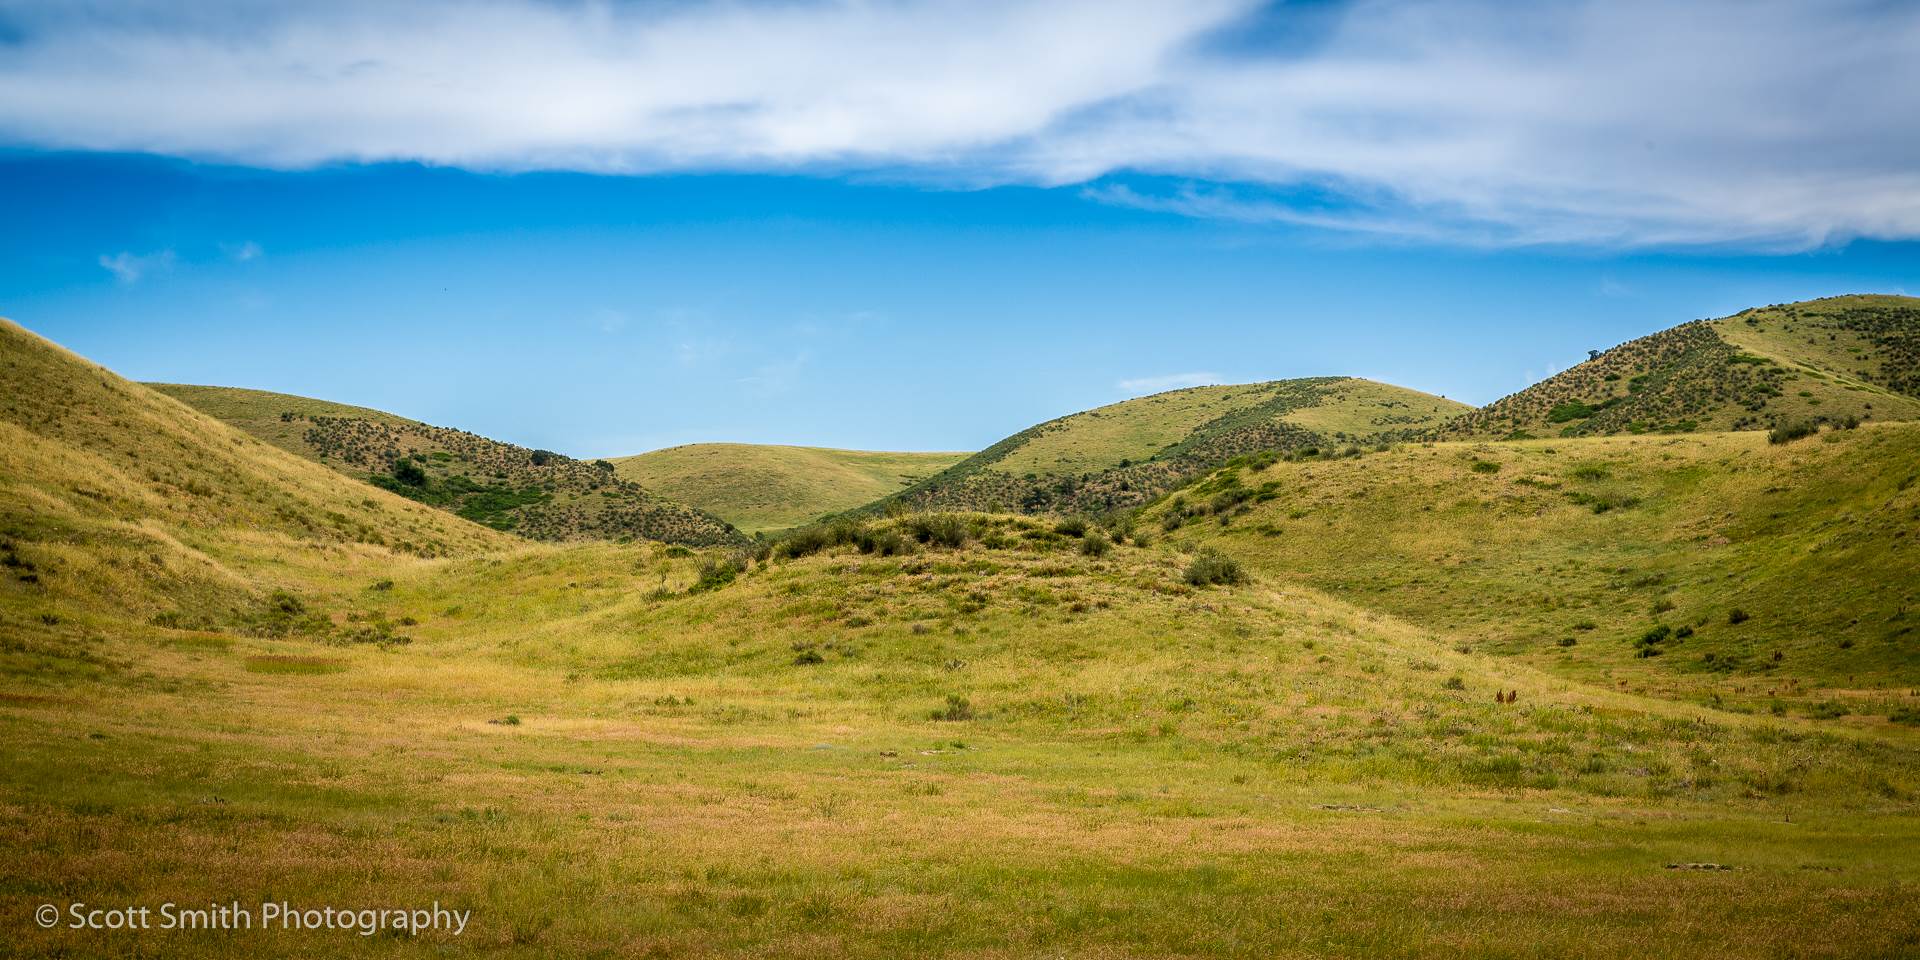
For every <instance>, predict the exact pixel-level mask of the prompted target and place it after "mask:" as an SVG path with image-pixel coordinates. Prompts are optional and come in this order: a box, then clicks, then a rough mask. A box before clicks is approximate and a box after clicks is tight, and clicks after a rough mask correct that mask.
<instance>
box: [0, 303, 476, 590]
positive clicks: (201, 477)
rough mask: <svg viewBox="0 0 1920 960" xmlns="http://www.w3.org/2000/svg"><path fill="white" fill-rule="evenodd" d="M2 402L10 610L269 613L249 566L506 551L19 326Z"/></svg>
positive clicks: (3, 524) (9, 330)
mask: <svg viewBox="0 0 1920 960" xmlns="http://www.w3.org/2000/svg"><path fill="white" fill-rule="evenodd" d="M0 398H3V399H0V563H4V564H5V566H6V568H7V569H6V574H7V575H6V576H5V577H4V578H0V580H4V583H3V584H0V593H4V595H5V596H7V597H8V598H9V599H10V601H11V602H12V603H14V604H15V607H14V610H15V612H18V611H19V607H20V606H23V605H24V606H27V607H36V606H38V607H47V608H55V609H62V610H63V611H65V612H66V613H68V614H71V613H72V612H74V611H76V610H91V611H105V612H110V613H111V614H113V615H115V616H120V617H133V618H136V619H137V618H145V617H165V618H174V619H176V620H178V621H180V622H235V621H240V620H249V619H251V618H257V617H268V618H269V619H271V618H272V617H273V616H274V614H273V612H272V611H271V610H270V609H269V608H268V606H266V604H267V598H268V597H269V595H270V594H271V593H272V592H273V591H274V590H275V589H276V587H277V586H278V583H277V581H276V580H275V579H274V578H273V577H271V576H270V575H263V574H260V573H257V572H254V571H251V570H250V569H249V567H248V561H249V560H252V559H258V558H260V557H263V556H273V557H280V556H312V555H316V554H317V555H322V556H329V557H331V558H332V559H333V562H335V563H338V564H353V563H361V562H367V563H371V562H375V561H377V560H379V559H380V558H383V557H393V556H400V557H412V556H421V557H437V556H448V555H457V554H463V553H469V552H473V551H476V550H482V549H493V548H498V547H499V546H501V545H502V544H503V543H504V539H503V538H501V537H500V536H499V535H498V534H496V533H494V532H493V531H490V530H487V529H484V528H482V527H478V526H475V525H473V524H470V523H467V522H465V521H463V520H459V519H457V518H454V517H452V516H449V515H447V514H445V513H442V512H440V511H437V510H432V509H429V508H427V507H424V506H422V505H420V504H417V503H414V502H412V501H410V500H406V499H403V498H400V497H396V496H393V495H391V494H388V493H385V492H383V491H380V490H375V489H373V488H370V487H367V486H365V485H362V484H358V483H353V482H350V481H348V480H346V479H344V478H342V477H340V476H339V475H337V474H335V473H333V472H331V471H328V470H325V469H322V468H321V467H319V466H317V465H315V464H312V463H309V462H307V461H305V460H302V459H300V458H298V457H294V456H292V455H290V454H287V453H285V452H283V451H281V450H278V449H276V448H274V447H272V446H270V445H268V444H265V443H262V442H260V441H258V440H256V439H254V438H252V437H250V436H248V435H246V434H244V433H241V432H239V431H237V430H234V429H231V428H229V427H227V426H226V425H225V424H222V423H221V422H219V421H217V420H214V419H212V418H210V417H207V416H204V415H202V414H200V413H198V412H196V411H194V410H192V409H191V408H189V407H186V406H184V405H182V404H180V403H177V402H175V401H174V400H172V399H170V398H168V397H165V396H162V395H161V394H159V393H157V392H155V391H152V390H149V389H147V388H145V387H143V386H140V385H139V384H135V383H130V382H128V381H126V380H123V379H121V378H120V377H118V376H115V375H114V374H112V373H111V372H109V371H107V370H105V369H103V368H101V367H98V366H95V365H94V364H91V363H88V362H87V361H85V360H82V359H81V358H79V357H76V356H74V355H73V354H71V353H68V352H67V351H65V350H62V349H61V348H59V347H57V346H55V345H53V344H51V343H49V342H47V341H46V340H43V339H41V338H40V337H38V336H36V335H34V334H32V333H30V332H28V331H26V330H24V329H22V328H21V327H19V326H17V325H15V324H13V323H11V322H8V321H0ZM276 562H277V561H276ZM9 626H10V627H11V626H17V624H9Z"/></svg>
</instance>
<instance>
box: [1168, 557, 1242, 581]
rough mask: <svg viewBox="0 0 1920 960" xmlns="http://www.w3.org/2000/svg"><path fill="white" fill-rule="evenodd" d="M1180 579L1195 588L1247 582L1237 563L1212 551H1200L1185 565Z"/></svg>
mask: <svg viewBox="0 0 1920 960" xmlns="http://www.w3.org/2000/svg"><path fill="white" fill-rule="evenodd" d="M1182 579H1184V580H1186V582H1188V583H1190V584H1192V585H1193V586H1196V587H1206V586H1212V585H1214V584H1235V583H1245V582H1247V574H1246V571H1244V570H1242V569H1240V563H1239V561H1236V560H1234V559H1233V558H1232V557H1229V556H1227V555H1226V554H1223V553H1219V552H1217V551H1213V550H1202V551H1200V552H1199V553H1198V554H1197V555H1195V556H1194V558H1193V562H1191V563H1189V564H1187V569H1186V573H1185V574H1183V575H1182Z"/></svg>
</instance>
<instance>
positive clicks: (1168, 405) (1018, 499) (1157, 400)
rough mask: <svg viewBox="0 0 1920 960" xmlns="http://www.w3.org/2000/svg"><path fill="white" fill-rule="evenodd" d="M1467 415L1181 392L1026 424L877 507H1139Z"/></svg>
mask: <svg viewBox="0 0 1920 960" xmlns="http://www.w3.org/2000/svg"><path fill="white" fill-rule="evenodd" d="M1469 409H1470V408H1469V407H1467V406H1466V405H1465V404H1461V403H1456V402H1454V401H1451V400H1446V399H1443V398H1440V397H1435V396H1431V395H1429V394H1424V393H1420V392H1418V391H1414V390H1408V389H1405V388H1403V387H1395V386H1391V385H1388V384H1382V383H1375V382H1373V381H1370V380H1360V379H1356V378H1351V377H1319V378H1312V379H1303V380H1275V381H1271V382H1267V383H1255V384H1242V385H1236V386H1218V387H1192V388H1189V389H1185V390H1173V391H1169V392H1166V393H1159V394H1154V395H1153V396H1149V397H1140V398H1137V399H1133V400H1126V401H1122V402H1120V403H1116V404H1111V405H1108V406H1105V407H1100V408H1098V409H1095V410H1088V411H1086V412H1084V413H1076V414H1072V415H1070V416H1065V417H1060V418H1058V419H1055V420H1050V421H1048V422H1046V423H1043V424H1040V425H1038V426H1034V427H1029V428H1028V429H1026V430H1023V431H1021V432H1019V433H1017V434H1014V435H1013V436H1011V437H1008V438H1007V439H1005V440H1002V441H1000V442H999V443H996V444H994V445H993V446H991V447H988V448H987V449H985V450H983V451H981V452H979V453H977V454H974V455H973V456H971V457H968V458H967V459H965V460H962V461H961V462H959V463H957V464H955V465H954V466H952V467H950V468H948V469H946V470H944V471H941V472H940V473H937V474H935V475H933V476H932V477H929V478H927V479H926V480H924V481H921V482H920V483H918V484H915V485H914V486H912V487H910V488H908V489H907V490H905V491H902V492H900V493H899V494H897V495H896V496H894V497H891V498H888V500H886V501H883V502H882V503H880V504H877V505H875V506H874V507H873V508H872V509H875V510H878V509H885V508H891V507H894V506H904V507H908V508H913V509H928V508H932V509H948V508H965V509H990V510H1017V511H1024V512H1036V511H1045V510H1056V511H1070V512H1099V511H1105V510H1110V509H1115V508H1124V507H1131V506H1137V505H1139V504H1141V503H1144V502H1145V501H1146V500H1148V499H1150V498H1151V497H1152V496H1153V495H1155V494H1157V493H1159V492H1161V491H1164V490H1167V489H1169V488H1171V487H1174V486H1177V485H1178V484H1179V483H1181V482H1183V481H1184V480H1186V479H1187V478H1190V477H1192V476H1193V475H1194V474H1196V473H1198V472H1200V471H1203V470H1205V469H1207V468H1210V467H1212V466H1216V465H1218V464H1220V463H1222V462H1224V461H1226V460H1227V459H1229V458H1231V457H1234V456H1238V455H1241V454H1246V453H1253V452H1256V451H1261V450H1270V449H1303V448H1308V447H1323V446H1328V445H1339V444H1351V443H1366V442H1371V441H1373V440H1375V439H1378V438H1380V437H1384V436H1390V435H1398V434H1401V433H1403V432H1406V431H1412V430H1419V429H1423V428H1430V427H1433V426H1435V425H1437V424H1440V423H1442V422H1444V421H1446V420H1447V419H1448V418H1451V417H1453V416H1456V415H1459V414H1461V413H1464V412H1466V411H1468V410H1469Z"/></svg>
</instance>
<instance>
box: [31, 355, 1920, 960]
mask: <svg viewBox="0 0 1920 960" xmlns="http://www.w3.org/2000/svg"><path fill="white" fill-rule="evenodd" d="M0 333H4V334H5V337H4V338H3V339H0V346H4V347H5V349H4V351H0V361H3V363H0V381H4V384H3V385H4V386H6V387H7V388H8V389H7V390H6V392H5V399H4V400H0V413H4V416H0V573H4V576H0V756H4V757H5V759H6V761H7V762H6V763H5V764H4V765H0V837H4V840H0V845H3V846H4V849H5V851H6V853H7V856H6V857H5V858H0V915H4V916H6V917H9V918H12V919H11V920H9V921H8V923H9V924H11V926H10V927H9V928H8V939H7V944H8V951H9V952H11V953H13V954H17V955H23V956H50V957H51V956H62V957H72V956H129V955H166V956H184V957H196V956H199V957H214V956H227V955H232V954H236V953H240V954H245V955H248V956H301V957H304V956H314V955H328V956H354V955H373V954H380V955H390V954H402V955H434V956H445V955H484V956H502V957H549V956H588V957H592V956H608V957H611V956H622V957H625V956H635V955H641V956H686V957H732V956H753V957H766V956H790V957H823V956H834V957H846V956H851V957H895V956H952V957H1013V956H1036V955H1072V956H1094V957H1168V956H1181V957H1249V958H1252V957H1262V958H1264V957H1273V956H1317V957H1424V956H1433V955H1436V954H1442V955H1447V954H1458V955H1471V956H1491V957H1500V956H1514V957H1518V956H1536V955H1542V954H1549V955H1556V956H1570V957H1594V958H1602V957H1642V956H1650V955H1658V956H1675V957H1725V956H1781V957H1801V956H1805V957H1854V956H1866V957H1883V956H1899V955H1905V954H1911V953H1914V952H1916V951H1920V899H1917V898H1916V897H1915V896H1914V893H1915V891H1916V889H1920V819H1916V818H1915V817H1914V807H1915V802H1916V799H1917V798H1920V750H1916V747H1920V723H1917V722H1916V721H1920V699H1916V697H1915V696H1914V684H1915V683H1916V680H1920V678H1916V676H1915V669H1916V668H1915V664H1914V660H1913V658H1912V657H1911V656H1910V654H1909V651H1910V650H1911V643H1910V639H1909V634H1908V633H1907V632H1906V629H1905V618H1906V609H1907V607H1908V605H1909V604H1910V596H1909V595H1910V592H1911V591H1912V590H1913V589H1914V584H1915V583H1916V582H1920V578H1916V577H1915V576H1914V569H1915V564H1914V561H1913V559H1912V556H1911V554H1910V553H1909V552H1908V548H1909V544H1910V537H1911V532H1912V530H1913V528H1914V521H1915V519H1916V518H1917V517H1920V513H1916V510H1920V503H1916V500H1915V497H1917V496H1920V487H1917V486H1916V485H1915V484H1914V482H1913V477H1914V475H1915V473H1916V472H1920V427H1916V426H1913V425H1907V424H1880V423H1868V424H1864V425H1860V426H1858V427H1857V428H1855V429H1844V428H1834V429H1826V430H1820V431H1816V432H1814V433H1812V434H1810V435H1806V436H1802V437H1799V438H1797V439H1792V440H1787V441H1783V442H1779V443H1773V442H1769V438H1768V436H1767V435H1766V434H1765V433H1759V432H1752V433H1738V434H1712V435H1707V434H1700V435H1688V436H1662V435H1652V436H1639V437H1635V436H1626V437H1595V438H1562V439H1554V440H1528V441H1482V440H1467V441H1457V442H1430V441H1429V442H1422V441H1381V442H1378V443H1373V444H1369V445H1367V446H1365V447H1362V446H1360V445H1358V444H1351V445H1346V446H1343V447H1341V448H1339V449H1328V450H1322V449H1318V448H1312V449H1297V450H1292V451H1290V452H1287V453H1286V454H1284V455H1283V454H1282V453H1280V452H1278V451H1273V452H1268V453H1264V454H1260V455H1249V456H1244V457H1241V458H1238V459H1236V460H1234V461H1232V462H1231V463H1229V464H1228V465H1227V466H1225V467H1223V468H1221V469H1218V470H1214V471H1211V472H1208V473H1203V474H1201V475H1199V476H1197V477H1196V478H1195V479H1194V481H1193V482H1192V483H1191V484H1189V485H1187V486H1185V487H1184V488H1182V489H1179V490H1177V491H1172V492H1169V493H1167V494H1165V495H1162V496H1159V497H1157V498H1156V499H1154V500H1153V501H1151V502H1150V503H1149V504H1148V505H1147V506H1146V507H1145V509H1143V510H1140V511H1137V512H1134V511H1122V512H1115V513H1111V514H1107V515H1104V516H1099V517H1077V516H1044V515H1042V516H1025V515H1010V514H1003V513H973V512H947V513H937V512H936V513H924V512H922V513H914V512H903V511H898V510H895V511H892V512H887V511H879V512H874V513H871V514H867V515H864V516H862V517H860V518H843V519H840V520H837V521H834V522H832V523H829V524H824V525H821V526H817V527H811V528H806V529H803V530H801V531H798V532H797V533H795V534H793V535H791V536H789V537H786V538H784V539H781V540H778V541H760V542H758V543H757V544H753V545H742V546H723V547H710V548H701V549H694V548H689V547H687V546H683V545H668V544H661V543H650V542H631V543H618V542H578V543H533V542H529V541H527V540H524V539H519V538H515V537H513V536H510V535H507V534H504V533H501V532H498V531H494V530H490V529H487V528H485V527H483V526H480V525H477V524H473V523H468V522H466V521H464V520H461V519H460V518H459V517H457V516H455V515H453V514H451V513H448V512H445V511H443V510H439V509H434V508H432V507H429V506H427V505H424V504H421V503H418V502H416V501H414V500H411V499H407V498H404V497H400V496H397V495H395V494H393V493H391V492H389V491H386V490H383V489H380V488H378V487H375V486H371V485H366V484H362V483H359V482H358V481H355V480H352V479H351V478H348V477H345V476H342V475H341V474H339V473H337V472H335V471H333V470H329V469H327V468H325V467H323V466H320V465H318V464H315V463H312V462H309V461H306V460H302V459H300V458H297V457H295V456H293V455H291V454H289V453H287V452H286V451H284V450H281V449H279V448H277V447H275V446H273V445H271V444H269V443H267V442H264V441H262V440H260V439H257V438H255V437H252V436H249V435H248V434H245V433H242V432H240V431H239V430H237V429H235V428H233V427H230V426H228V425H226V424H224V423H222V422H220V421H218V420H215V419H213V418H211V417H208V416H205V415H203V414H201V413H198V412H195V411H194V410H192V409H190V408H188V407H186V406H184V405H182V404H180V403H177V402H175V401H174V400H172V399H169V398H167V397H164V396H161V395H160V394H158V393H155V392H153V391H150V390H147V389H145V388H142V387H139V386H138V385H134V384H129V383H127V382H125V381H123V380H120V379H118V378H117V377H114V376H113V375H112V374H111V373H109V372H107V371H105V370H102V369H100V368H98V367H95V366H92V365H90V364H86V363H85V362H84V361H81V360H79V359H78V358H76V357H73V356H72V355H70V354H66V353H64V352H63V351H60V350H58V348H55V347H52V346H51V345H49V344H46V343H45V342H44V341H38V340H37V339H35V338H32V337H31V336H30V335H27V334H25V333H24V332H23V331H19V330H18V328H0ZM1381 415H1391V414H1390V413H1388V412H1385V411H1383V412H1382V414H1381ZM1735 610H1738V611H1739V612H1740V614H1741V615H1740V616H1739V617H1735V616H1734V615H1733V614H1734V611H1735ZM1657 626H1664V627H1666V628H1668V630H1667V633H1665V634H1664V635H1662V636H1661V637H1660V638H1659V639H1657V640H1654V641H1651V642H1647V641H1646V637H1647V636H1648V634H1649V632H1650V631H1651V630H1652V629H1653V628H1655V627H1657ZM1682 628H1686V631H1687V632H1686V633H1685V634H1684V635H1683V634H1682V633H1681V629H1682ZM1568 639H1571V640H1573V643H1571V644H1565V643H1563V642H1562V641H1563V640H1568ZM1648 650H1656V651H1657V653H1653V654H1646V653H1645V651H1648ZM1775 653H1778V654H1779V656H1778V657H1777V658H1776V657H1775V656H1774V654H1775ZM1707 654H1712V655H1713V656H1712V658H1709V657H1708V656H1707ZM236 900H237V901H239V902H241V903H243V904H256V903H259V902H263V901H273V902H283V901H284V902H287V903H290V904H293V905H295V906H303V907H335V908H343V909H407V908H420V907H425V906H427V905H428V904H430V903H433V902H438V903H440V904H442V905H444V906H447V907H450V908H454V909H458V910H463V911H471V914H470V917H471V919H470V922H469V923H468V925H467V926H466V928H465V929H464V931H462V932H460V933H459V934H457V935H456V934H453V933H451V932H449V931H446V930H436V931H429V932H425V933H420V934H417V935H408V934H404V933H393V932H386V933H381V934H378V935H376V936H370V937H369V936H360V935H358V934H356V933H351V932H346V931H272V932H269V931H260V930H252V931H246V930H241V931H192V932H182V931H162V930H139V931H99V930H73V929H67V928H65V927H63V926H56V927H54V928H51V929H46V928H41V927H39V926H38V925H36V924H34V923H33V922H32V921H31V920H29V919H28V918H29V917H30V916H31V915H32V914H33V912H34V911H35V909H36V908H38V907H39V906H41V905H44V904H60V905H65V904H69V903H73V902H84V903H87V904H90V905H94V906H99V907H120V906H148V907H154V908H157V907H158V906H159V905H160V904H162V903H166V902H173V903H176V904H183V905H187V906H194V907H198V906H204V905H206V904H210V903H227V902H230V901H236Z"/></svg>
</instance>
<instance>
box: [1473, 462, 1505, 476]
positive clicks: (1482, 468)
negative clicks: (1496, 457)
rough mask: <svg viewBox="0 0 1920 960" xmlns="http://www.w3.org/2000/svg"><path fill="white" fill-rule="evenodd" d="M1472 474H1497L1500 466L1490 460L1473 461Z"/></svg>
mask: <svg viewBox="0 0 1920 960" xmlns="http://www.w3.org/2000/svg"><path fill="white" fill-rule="evenodd" d="M1473 472H1474V473H1499V472H1500V465H1499V464H1497V463H1494V462H1493V461H1491V460H1475V461H1474V462H1473Z"/></svg>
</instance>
